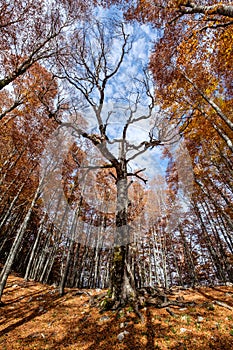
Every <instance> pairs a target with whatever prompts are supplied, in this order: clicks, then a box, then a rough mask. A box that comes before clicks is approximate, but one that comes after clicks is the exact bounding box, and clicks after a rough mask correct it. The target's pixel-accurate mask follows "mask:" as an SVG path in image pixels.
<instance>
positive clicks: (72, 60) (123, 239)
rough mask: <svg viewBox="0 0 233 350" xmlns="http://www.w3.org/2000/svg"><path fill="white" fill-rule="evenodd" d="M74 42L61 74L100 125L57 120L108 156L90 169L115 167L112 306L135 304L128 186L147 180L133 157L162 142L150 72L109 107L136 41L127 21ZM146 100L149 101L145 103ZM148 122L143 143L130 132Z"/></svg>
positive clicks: (99, 26)
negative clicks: (153, 125) (151, 122)
mask: <svg viewBox="0 0 233 350" xmlns="http://www.w3.org/2000/svg"><path fill="white" fill-rule="evenodd" d="M69 40H70V45H69V47H67V56H66V57H64V56H63V57H58V58H57V60H58V61H59V74H57V76H58V78H60V79H62V80H63V81H66V82H68V83H69V85H70V87H72V89H71V92H70V94H71V96H73V97H74V98H77V97H76V96H78V95H77V93H78V94H81V96H83V97H84V100H85V102H86V105H87V106H88V107H89V112H88V113H90V110H91V111H92V114H93V116H94V120H95V126H94V127H93V125H92V130H91V131H90V130H89V129H88V127H87V128H85V129H83V128H81V127H80V126H79V125H77V123H75V122H74V121H73V122H70V121H67V120H66V121H64V120H57V121H58V122H59V123H60V124H61V126H62V127H67V128H72V129H73V130H75V132H76V133H77V136H78V137H83V138H85V139H88V140H89V141H91V143H92V144H93V145H94V146H96V148H97V149H98V151H99V152H100V154H101V155H102V157H103V158H104V159H105V161H104V163H103V164H102V165H98V166H90V167H89V170H91V169H93V170H95V169H96V168H98V169H101V168H103V169H106V168H109V169H112V171H111V175H112V176H113V177H114V179H115V183H116V188H117V195H116V214H115V225H116V231H115V237H114V250H113V258H112V265H111V271H110V279H111V282H110V291H111V293H110V294H111V299H110V301H109V305H108V306H109V307H112V308H114V309H116V308H118V307H121V306H123V305H125V304H126V303H133V304H134V305H136V303H135V302H136V300H137V291H136V287H135V281H134V275H133V274H132V271H131V269H130V264H129V256H130V242H131V240H130V236H131V233H130V227H129V215H128V207H129V198H128V189H129V186H130V184H131V182H132V181H133V180H132V179H133V178H134V177H136V178H138V179H140V180H141V181H143V182H144V183H146V181H147V180H146V179H145V178H144V177H143V176H142V175H141V173H142V172H143V171H144V170H145V169H139V170H138V169H137V170H135V167H134V166H133V161H135V160H136V159H138V157H139V156H140V155H142V154H144V153H145V152H147V151H148V149H149V148H153V147H155V146H157V145H160V144H161V141H160V140H159V139H158V138H157V137H158V135H157V137H155V135H154V134H155V129H153V130H152V129H151V130H150V128H149V127H148V125H149V123H148V121H149V120H151V119H152V112H153V110H154V99H153V94H152V93H151V91H150V82H149V76H148V73H147V72H146V70H144V72H141V73H142V74H141V77H140V78H139V77H137V79H136V78H130V79H129V76H128V77H127V75H125V78H126V79H127V81H126V84H130V87H129V89H128V91H127V94H128V95H127V96H124V103H122V102H121V101H122V100H120V102H119V103H118V107H117V108H115V109H114V108H110V109H108V108H107V107H109V105H110V104H109V99H110V98H111V101H113V99H112V96H110V97H109V95H108V94H107V88H108V87H109V86H110V87H111V86H113V85H114V86H115V87H116V88H118V87H117V86H116V84H119V89H120V81H118V80H117V78H118V77H119V75H118V74H119V72H120V68H121V67H122V65H123V62H124V60H125V58H126V56H127V54H128V53H129V52H130V49H131V47H132V45H133V42H132V40H131V38H130V36H129V35H128V34H127V32H126V29H125V26H124V24H123V23H121V22H118V21H116V22H113V21H112V22H111V23H109V22H108V21H105V22H102V23H100V22H99V21H95V23H93V22H92V23H89V24H85V26H84V27H83V28H81V29H79V30H77V31H76V33H75V34H74V35H73V37H72V38H69ZM116 47H117V48H118V49H117V50H116ZM119 47H120V49H119ZM114 50H115V51H114ZM79 101H80V99H79ZM118 101H119V100H118ZM142 101H146V106H145V104H143V102H142ZM142 105H143V108H141V106H142ZM106 108H107V109H108V110H107V111H106ZM86 119H88V118H87V117H86ZM144 121H147V123H146V124H147V130H148V132H147V134H146V136H145V139H143V140H141V142H139V141H138V140H137V138H136V139H134V140H133V141H132V140H131V139H130V137H129V133H130V130H131V131H132V127H137V125H140V123H142V122H144ZM111 123H118V125H121V131H120V136H119V134H118V136H116V133H115V131H114V130H112V129H111V127H110V126H111ZM93 130H94V131H95V133H94V132H93ZM116 149H117V151H116ZM129 179H130V180H129Z"/></svg>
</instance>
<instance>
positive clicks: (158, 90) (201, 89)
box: [0, 0, 233, 349]
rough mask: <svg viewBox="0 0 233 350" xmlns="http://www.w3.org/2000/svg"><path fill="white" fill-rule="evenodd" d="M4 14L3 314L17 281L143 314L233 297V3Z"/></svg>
mask: <svg viewBox="0 0 233 350" xmlns="http://www.w3.org/2000/svg"><path fill="white" fill-rule="evenodd" d="M0 13H1V16H0V43H1V51H0V101H1V104H0V124H1V128H0V149H1V152H0V169H1V171H0V186H1V191H0V197H1V199H0V303H1V309H4V302H3V301H1V298H2V297H3V296H4V291H5V287H6V285H7V280H8V278H9V276H10V274H11V273H17V274H18V275H19V276H21V277H22V278H24V280H25V281H29V282H30V281H35V282H40V283H42V284H45V285H50V286H52V285H55V286H56V287H57V288H58V292H59V295H60V296H63V295H64V294H65V288H76V289H77V288H78V289H80V290H82V289H85V290H93V289H101V290H102V289H103V290H107V294H106V295H105V297H104V298H102V299H101V302H100V307H101V308H102V309H104V310H120V309H121V308H123V307H125V306H126V305H131V306H132V308H133V310H134V311H135V313H136V314H137V315H138V316H139V317H140V316H142V315H141V312H140V308H141V307H142V306H143V305H144V303H145V298H146V295H148V294H151V293H152V294H153V293H155V291H157V296H159V297H161V295H162V294H161V293H162V292H161V291H164V290H169V288H172V287H176V286H180V287H182V288H189V287H192V288H193V287H200V286H206V287H207V286H211V285H213V286H218V285H225V286H232V284H233V204H232V203H233V201H232V199H233V171H232V169H233V156H232V151H233V141H232V140H233V117H232V115H233V103H232V102H233V84H232V79H233V74H232V64H233V5H232V3H230V2H228V1H223V2H222V1H218V0H204V1H199V0H193V1H192V0H191V1H189V0H187V1H185V0H168V1H164V0H158V1H150V0H138V1H130V0H128V1H127V0H125V1H123V0H122V1H120V0H115V1H114V0H112V1H111V0H106V1H100V0H99V1H98V0H95V1H94V0H93V1H88V0H87V1H85V2H83V1H81V0H76V1H73V0H56V1H49V2H48V1H45V0H33V1H32V0H24V1H22V0H12V1H8V0H1V2H0ZM160 294H161V295H160ZM153 295H154V294H153ZM163 302H164V306H168V304H167V302H168V301H167V298H165V299H164V300H163ZM80 349H81V348H80Z"/></svg>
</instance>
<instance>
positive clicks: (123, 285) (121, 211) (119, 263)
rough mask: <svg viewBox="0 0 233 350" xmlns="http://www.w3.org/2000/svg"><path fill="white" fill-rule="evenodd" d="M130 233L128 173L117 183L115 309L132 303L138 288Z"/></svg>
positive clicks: (113, 272)
mask: <svg viewBox="0 0 233 350" xmlns="http://www.w3.org/2000/svg"><path fill="white" fill-rule="evenodd" d="M129 236H130V232H129V225H128V184H127V173H125V174H124V176H123V177H121V178H120V179H119V180H118V181H117V209H116V234H115V246H114V252H113V262H112V268H111V288H110V290H111V296H112V300H113V301H114V306H113V307H114V308H118V307H119V306H123V305H125V304H126V303H128V302H132V301H134V300H135V298H136V287H135V281H134V277H133V274H132V272H131V270H130V265H129V263H128V258H129V242H130V237H129Z"/></svg>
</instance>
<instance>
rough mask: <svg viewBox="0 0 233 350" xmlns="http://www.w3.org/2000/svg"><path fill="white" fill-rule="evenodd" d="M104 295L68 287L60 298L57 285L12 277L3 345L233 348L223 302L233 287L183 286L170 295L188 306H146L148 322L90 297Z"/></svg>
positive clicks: (230, 319) (0, 312)
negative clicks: (104, 306) (108, 308)
mask: <svg viewBox="0 0 233 350" xmlns="http://www.w3.org/2000/svg"><path fill="white" fill-rule="evenodd" d="M16 284H17V287H15V285H16ZM102 294H103V291H101V290H98V291H96V290H91V291H88V290H76V289H67V290H66V294H65V296H63V297H60V296H59V293H58V291H57V290H56V288H55V287H53V286H46V285H41V284H39V283H36V282H33V281H29V282H25V281H23V280H22V279H21V278H19V277H15V276H10V278H9V280H8V284H7V287H6V290H5V293H4V296H3V302H4V306H3V307H1V308H0V349H1V350H15V349H20V350H22V349H24V350H32V349H38V350H39V349H41V350H42V349H43V350H46V349H50V350H53V349H61V350H65V349H68V350H72V349H73V350H95V349H98V350H109V349H117V350H118V349H119V350H126V349H136V350H140V349H141V350H142V349H148V350H149V349H161V350H167V349H180V350H181V349H189V350H202V349H205V350H210V349H215V350H218V349H224V350H230V349H232V348H233V316H232V310H230V309H229V308H227V307H225V306H223V305H222V304H224V305H227V306H229V307H233V287H232V286H221V287H212V288H207V287H205V288H204V287H203V288H197V289H191V288H190V289H187V290H180V289H179V288H177V289H176V290H174V292H173V293H172V295H170V296H169V299H172V300H174V301H176V300H177V298H179V299H180V300H184V302H188V304H187V307H185V308H181V307H179V306H178V305H170V306H169V310H170V311H171V313H170V312H168V311H167V310H166V309H165V308H163V309H157V308H155V307H153V306H147V307H145V308H143V309H142V310H141V313H142V314H143V316H144V319H145V322H144V323H142V322H141V321H140V320H139V319H138V317H137V316H136V315H135V313H134V312H133V311H132V310H130V309H129V308H125V309H123V310H121V311H120V312H119V313H117V312H112V311H108V312H106V313H104V314H101V313H100V312H99V309H98V308H97V307H96V306H95V305H94V306H93V305H91V304H90V303H89V299H90V296H97V295H102ZM216 301H218V302H219V303H217V302H216ZM191 302H192V303H193V306H190V303H191ZM220 303H221V305H220ZM41 308H43V310H42V311H41ZM172 314H174V315H175V317H174V316H173V315H172Z"/></svg>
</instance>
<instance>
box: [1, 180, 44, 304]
mask: <svg viewBox="0 0 233 350" xmlns="http://www.w3.org/2000/svg"><path fill="white" fill-rule="evenodd" d="M40 187H41V186H40V184H39V185H38V187H37V190H36V192H35V194H34V198H33V200H32V202H31V205H30V208H29V209H28V212H27V214H26V216H25V218H24V221H23V223H22V225H21V226H20V228H19V230H18V232H17V235H16V237H15V240H14V243H13V245H12V247H11V250H10V253H9V255H8V258H7V260H6V262H5V265H4V267H3V269H2V271H1V275H0V301H1V297H2V293H3V290H4V288H5V285H6V281H7V278H8V275H9V273H10V270H11V266H12V264H13V262H14V259H15V256H16V254H17V250H18V248H19V246H20V244H21V243H22V240H23V237H24V233H25V230H26V228H27V225H28V222H29V220H30V218H31V214H32V210H33V208H34V205H35V203H36V201H37V199H38V197H39V194H40V190H41V188H40Z"/></svg>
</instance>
